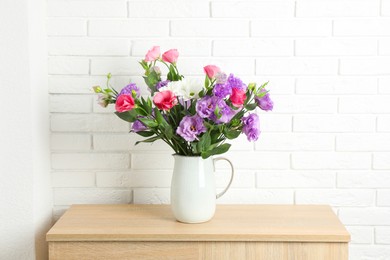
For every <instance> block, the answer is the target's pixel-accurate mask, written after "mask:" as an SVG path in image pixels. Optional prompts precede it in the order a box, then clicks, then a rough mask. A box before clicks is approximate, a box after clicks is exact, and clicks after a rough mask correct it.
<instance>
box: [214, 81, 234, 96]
mask: <svg viewBox="0 0 390 260" xmlns="http://www.w3.org/2000/svg"><path fill="white" fill-rule="evenodd" d="M213 94H214V95H215V96H217V97H219V98H224V97H226V96H228V95H231V94H232V88H231V87H230V85H229V84H226V83H225V84H216V85H215V86H214V89H213Z"/></svg>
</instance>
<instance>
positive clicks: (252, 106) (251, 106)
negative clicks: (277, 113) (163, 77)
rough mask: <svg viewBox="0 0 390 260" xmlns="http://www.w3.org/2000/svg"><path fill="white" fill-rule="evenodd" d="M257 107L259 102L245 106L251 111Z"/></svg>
mask: <svg viewBox="0 0 390 260" xmlns="http://www.w3.org/2000/svg"><path fill="white" fill-rule="evenodd" d="M256 107H257V104H256V103H252V104H247V105H246V106H245V108H246V109H247V110H249V111H252V110H254V109H255V108H256Z"/></svg>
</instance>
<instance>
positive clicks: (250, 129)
mask: <svg viewBox="0 0 390 260" xmlns="http://www.w3.org/2000/svg"><path fill="white" fill-rule="evenodd" d="M241 121H242V123H243V128H242V131H243V132H244V134H245V135H246V137H247V139H248V141H256V140H257V139H258V138H259V135H260V120H259V117H258V115H257V114H250V115H249V116H247V117H243V118H242V119H241Z"/></svg>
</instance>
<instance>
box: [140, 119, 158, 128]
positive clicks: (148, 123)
mask: <svg viewBox="0 0 390 260" xmlns="http://www.w3.org/2000/svg"><path fill="white" fill-rule="evenodd" d="M138 120H139V121H141V122H142V123H143V124H144V125H145V126H147V127H149V128H153V127H156V126H158V123H157V122H156V121H154V120H152V119H149V118H138Z"/></svg>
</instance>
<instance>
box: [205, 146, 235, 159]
mask: <svg viewBox="0 0 390 260" xmlns="http://www.w3.org/2000/svg"><path fill="white" fill-rule="evenodd" d="M230 146H231V144H222V145H220V146H218V147H215V148H214V149H212V150H211V151H205V152H202V158H203V159H206V158H209V157H210V156H212V155H216V154H223V153H226V152H227V151H228V150H229V148H230Z"/></svg>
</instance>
